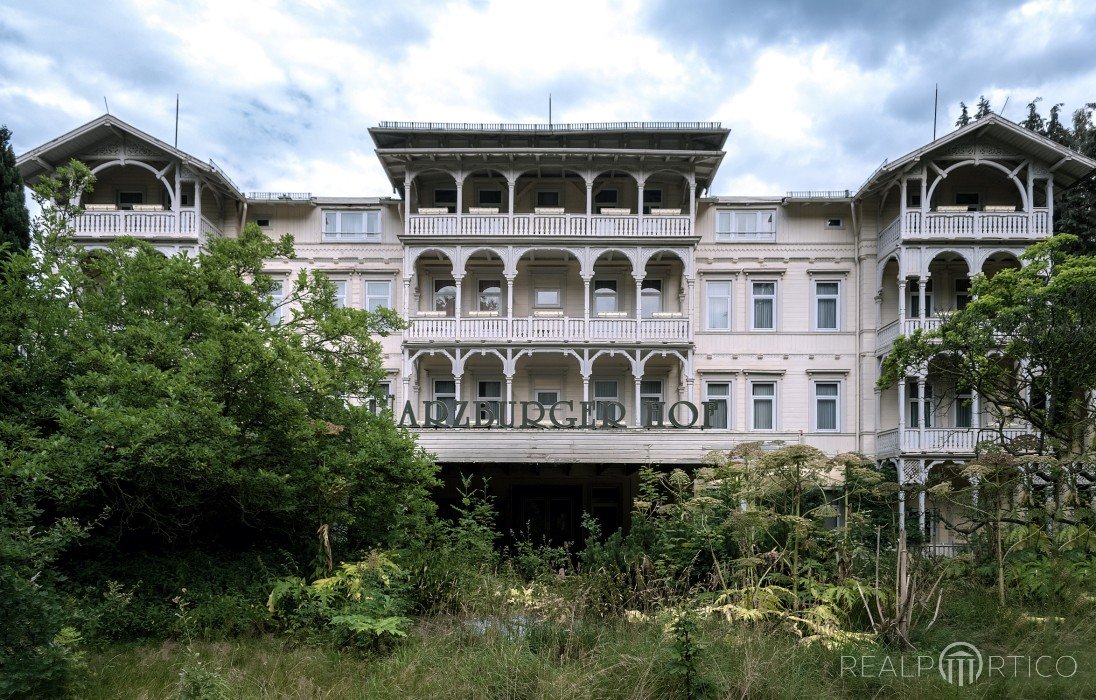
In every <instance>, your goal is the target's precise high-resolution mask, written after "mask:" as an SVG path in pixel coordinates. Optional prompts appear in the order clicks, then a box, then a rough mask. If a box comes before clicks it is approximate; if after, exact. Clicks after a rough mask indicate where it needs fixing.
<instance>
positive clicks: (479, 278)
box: [472, 275, 506, 314]
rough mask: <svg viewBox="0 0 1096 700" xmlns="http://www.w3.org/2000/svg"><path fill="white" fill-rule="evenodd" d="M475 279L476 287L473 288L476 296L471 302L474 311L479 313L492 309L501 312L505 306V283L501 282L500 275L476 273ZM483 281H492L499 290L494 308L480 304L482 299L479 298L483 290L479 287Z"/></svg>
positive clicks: (497, 312)
mask: <svg viewBox="0 0 1096 700" xmlns="http://www.w3.org/2000/svg"><path fill="white" fill-rule="evenodd" d="M475 281H476V288H475V291H476V298H475V299H474V300H473V304H472V306H473V310H475V311H477V312H479V313H481V314H483V313H487V312H488V311H494V312H495V313H496V314H501V313H502V312H503V310H504V309H505V308H506V298H505V297H506V285H505V284H504V283H503V278H502V276H501V275H476V278H475ZM484 282H493V283H494V285H495V287H497V288H498V290H499V293H498V306H497V308H495V309H485V308H483V307H482V306H481V302H482V301H483V299H482V298H481V297H482V296H483V291H482V290H481V289H480V287H482V286H483V283H484Z"/></svg>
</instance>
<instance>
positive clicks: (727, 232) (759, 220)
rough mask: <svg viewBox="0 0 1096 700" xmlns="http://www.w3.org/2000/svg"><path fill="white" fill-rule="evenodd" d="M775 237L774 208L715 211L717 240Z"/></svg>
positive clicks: (749, 239) (754, 239)
mask: <svg viewBox="0 0 1096 700" xmlns="http://www.w3.org/2000/svg"><path fill="white" fill-rule="evenodd" d="M775 237H776V210H775V209H720V210H719V211H717V212H716V213H715V239H716V240H717V241H771V240H773V239H774V238H775Z"/></svg>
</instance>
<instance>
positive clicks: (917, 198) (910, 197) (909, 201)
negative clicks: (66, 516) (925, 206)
mask: <svg viewBox="0 0 1096 700" xmlns="http://www.w3.org/2000/svg"><path fill="white" fill-rule="evenodd" d="M911 184H913V183H911ZM906 206H907V207H910V208H911V209H920V208H921V185H920V181H917V185H916V189H912V188H910V187H909V185H907V191H906Z"/></svg>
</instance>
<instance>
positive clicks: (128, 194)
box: [118, 190, 145, 209]
mask: <svg viewBox="0 0 1096 700" xmlns="http://www.w3.org/2000/svg"><path fill="white" fill-rule="evenodd" d="M144 203H145V193H144V192H136V191H132V190H123V191H119V192H118V208H119V209H132V208H133V205H134V204H144Z"/></svg>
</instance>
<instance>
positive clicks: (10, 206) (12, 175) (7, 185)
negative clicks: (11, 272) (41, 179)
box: [0, 126, 30, 250]
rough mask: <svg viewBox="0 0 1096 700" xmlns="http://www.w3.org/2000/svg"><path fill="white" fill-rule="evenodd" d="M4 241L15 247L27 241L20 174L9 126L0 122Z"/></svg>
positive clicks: (0, 207)
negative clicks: (1, 124) (16, 165)
mask: <svg viewBox="0 0 1096 700" xmlns="http://www.w3.org/2000/svg"><path fill="white" fill-rule="evenodd" d="M4 243H10V244H11V246H12V248H14V249H17V250H23V249H25V248H26V247H27V246H29V245H30V214H29V213H28V212H27V205H26V196H25V193H24V191H23V178H22V176H21V175H19V170H18V169H17V168H16V167H15V151H14V150H12V147H11V130H9V129H8V127H6V126H0V245H2V244H4Z"/></svg>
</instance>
